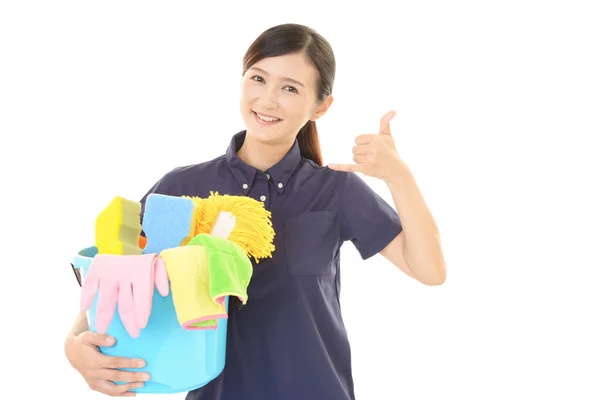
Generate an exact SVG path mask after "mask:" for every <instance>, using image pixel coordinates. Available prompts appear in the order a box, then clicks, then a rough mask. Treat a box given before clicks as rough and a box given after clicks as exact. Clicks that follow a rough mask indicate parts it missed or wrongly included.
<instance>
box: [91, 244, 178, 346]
mask: <svg viewBox="0 0 600 400" xmlns="http://www.w3.org/2000/svg"><path fill="white" fill-rule="evenodd" d="M155 287H156V289H157V290H158V292H159V293H160V294H161V295H162V296H163V297H164V296H167V295H168V294H169V281H168V277H167V272H166V267H165V263H164V260H163V259H161V258H159V257H158V256H157V255H156V254H143V255H112V254H98V255H96V256H95V257H94V259H93V260H92V262H91V264H90V267H89V271H88V273H87V276H86V277H85V280H84V282H83V285H82V290H81V302H80V309H81V312H87V311H88V310H89V308H90V307H91V305H92V303H93V302H94V300H95V299H96V296H98V301H97V305H96V330H97V332H98V333H106V331H107V330H108V327H109V326H110V323H111V321H112V319H113V315H114V313H115V310H116V308H117V306H118V310H119V317H120V318H121V321H122V322H123V325H124V326H125V329H126V330H127V332H128V333H129V335H130V336H131V337H133V338H137V337H138V336H139V335H140V330H141V329H144V328H145V327H146V325H147V323H148V319H149V318H150V314H151V310H152V300H153V295H154V288H155Z"/></svg>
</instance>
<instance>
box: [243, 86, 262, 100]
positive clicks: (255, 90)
mask: <svg viewBox="0 0 600 400" xmlns="http://www.w3.org/2000/svg"><path fill="white" fill-rule="evenodd" d="M258 97H260V87H258V85H252V84H250V83H247V84H245V85H244V86H243V87H242V101H244V102H246V103H250V102H252V101H254V100H256V98H258Z"/></svg>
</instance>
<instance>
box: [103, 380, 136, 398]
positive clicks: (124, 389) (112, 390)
mask: <svg viewBox="0 0 600 400" xmlns="http://www.w3.org/2000/svg"><path fill="white" fill-rule="evenodd" d="M143 386H144V383H143V382H134V383H125V384H121V385H117V384H116V383H113V382H109V381H98V382H97V383H96V385H95V386H94V389H95V390H96V391H98V392H101V393H104V394H107V395H109V396H121V397H134V396H135V395H136V393H135V392H131V391H130V390H133V389H139V388H141V387H143Z"/></svg>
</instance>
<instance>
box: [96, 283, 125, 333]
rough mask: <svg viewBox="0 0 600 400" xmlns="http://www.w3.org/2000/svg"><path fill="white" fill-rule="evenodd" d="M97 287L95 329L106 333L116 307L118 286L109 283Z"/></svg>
mask: <svg viewBox="0 0 600 400" xmlns="http://www.w3.org/2000/svg"><path fill="white" fill-rule="evenodd" d="M99 286H100V287H99V288H98V304H96V331H97V332H98V333H106V331H107V330H108V327H109V326H110V322H111V321H112V318H113V315H114V314H115V310H116V309H117V298H118V296H119V294H118V288H117V286H116V285H111V284H110V283H107V284H105V286H102V283H101V284H100V285H99Z"/></svg>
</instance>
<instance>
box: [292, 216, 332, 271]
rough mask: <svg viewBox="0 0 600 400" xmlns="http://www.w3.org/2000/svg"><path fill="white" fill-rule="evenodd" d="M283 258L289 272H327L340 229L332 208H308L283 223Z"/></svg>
mask: <svg viewBox="0 0 600 400" xmlns="http://www.w3.org/2000/svg"><path fill="white" fill-rule="evenodd" d="M284 241H285V257H286V264H287V269H288V271H289V273H290V274H291V275H295V276H302V275H321V276H322V275H327V274H328V273H330V272H331V271H330V269H329V264H330V262H331V260H332V259H333V257H334V256H335V254H336V252H337V250H338V249H337V247H338V243H339V229H338V226H337V223H336V221H335V213H334V212H333V211H310V212H305V213H302V214H298V215H295V216H293V217H291V218H288V219H287V220H286V221H285V225H284Z"/></svg>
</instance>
